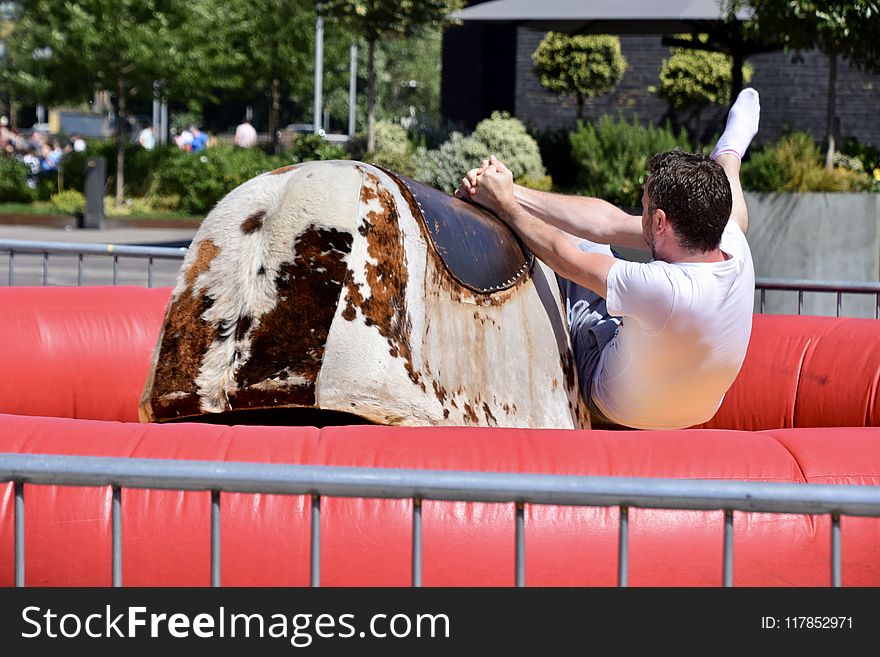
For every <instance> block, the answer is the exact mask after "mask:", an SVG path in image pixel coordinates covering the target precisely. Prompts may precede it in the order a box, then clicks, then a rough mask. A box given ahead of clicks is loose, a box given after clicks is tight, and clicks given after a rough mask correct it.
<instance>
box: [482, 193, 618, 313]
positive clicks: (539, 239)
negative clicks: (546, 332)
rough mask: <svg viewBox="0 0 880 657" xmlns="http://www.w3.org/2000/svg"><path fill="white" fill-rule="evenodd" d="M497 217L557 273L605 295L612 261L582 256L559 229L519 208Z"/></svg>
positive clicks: (505, 209)
mask: <svg viewBox="0 0 880 657" xmlns="http://www.w3.org/2000/svg"><path fill="white" fill-rule="evenodd" d="M498 216H499V217H501V219H502V220H503V221H504V222H505V223H507V224H508V225H509V226H510V227H511V228H513V229H514V230H515V231H516V233H517V234H518V235H519V236H520V238H521V239H522V241H523V242H524V243H525V245H526V246H527V247H528V248H529V250H530V251H531V252H532V253H534V254H535V256H536V257H538V258H539V259H541V260H542V261H543V262H544V263H546V264H547V266H549V267H550V268H551V269H552V270H553V271H555V272H556V273H557V274H559V275H560V276H562V277H563V278H567V279H568V280H570V281H572V282H573V283H577V284H578V285H580V286H581V287H585V288H588V289H590V290H592V291H593V292H595V293H596V294H598V295H599V296H601V297H603V298H605V296H606V295H607V294H608V287H607V286H608V271H609V270H610V269H611V265H613V264H614V262H615V258H613V257H611V256H608V255H603V254H601V253H584V252H583V251H581V250H580V249H579V248H578V247H577V245H576V244H575V243H574V242H573V241H572V240H571V239H569V237H568V236H567V235H566V234H565V233H564V232H563V231H562V230H560V229H558V228H556V227H555V226H551V225H549V224H548V223H546V222H544V221H543V220H541V219H538V218H537V217H535V216H533V215H532V214H530V213H529V212H527V211H526V210H525V208H524V207H523V206H522V205H516V204H512V205H511V206H510V207H503V208H500V209H499V211H498Z"/></svg>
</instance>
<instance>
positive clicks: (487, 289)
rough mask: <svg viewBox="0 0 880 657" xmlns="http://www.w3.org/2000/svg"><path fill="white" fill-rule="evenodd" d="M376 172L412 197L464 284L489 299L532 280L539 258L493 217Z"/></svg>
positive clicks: (447, 262) (422, 186)
mask: <svg viewBox="0 0 880 657" xmlns="http://www.w3.org/2000/svg"><path fill="white" fill-rule="evenodd" d="M374 166H377V165H374ZM377 168H379V169H382V171H384V172H385V173H387V174H388V175H389V176H391V177H392V178H393V179H394V180H395V181H396V182H397V183H398V185H399V186H400V188H401V189H402V190H404V194H409V196H410V197H411V198H412V200H413V201H414V203H413V204H412V205H414V207H417V208H418V210H419V214H420V216H421V220H422V222H423V223H424V225H425V227H426V228H427V231H428V234H429V235H430V238H431V240H432V241H433V244H434V248H435V249H436V251H437V253H438V255H439V256H440V260H441V261H442V262H443V265H444V266H445V267H446V269H447V271H448V272H449V274H450V275H451V276H452V277H453V278H454V279H455V280H456V281H458V282H459V283H460V284H461V285H463V286H464V287H466V288H468V289H470V290H472V291H473V292H477V293H479V294H490V293H492V292H498V291H500V290H506V289H507V288H509V287H513V286H514V285H516V284H517V283H518V282H519V281H521V280H522V279H523V278H525V277H526V276H527V275H528V273H529V270H530V269H531V266H532V263H533V262H534V259H535V257H534V255H533V254H532V253H531V252H530V251H529V250H528V249H526V248H525V246H524V245H523V244H522V242H520V240H519V238H518V237H517V236H516V233H514V232H513V231H512V230H511V229H510V228H509V227H508V226H507V224H505V223H504V222H503V221H501V220H500V219H499V218H498V217H496V216H495V215H494V214H492V213H490V212H488V211H487V210H484V209H483V208H481V207H479V206H477V205H474V204H473V203H467V202H465V201H462V200H461V199H458V198H456V197H455V196H450V195H449V194H447V193H445V192H442V191H440V190H438V189H434V188H433V187H429V186H428V185H425V184H423V183H420V182H418V181H416V180H413V179H412V178H408V177H406V176H403V175H401V174H399V173H396V172H394V171H390V170H388V169H386V168H385V167H381V166H377Z"/></svg>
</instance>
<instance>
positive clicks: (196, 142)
mask: <svg viewBox="0 0 880 657" xmlns="http://www.w3.org/2000/svg"><path fill="white" fill-rule="evenodd" d="M189 129H190V132H192V143H191V144H190V151H192V152H193V153H199V152H201V151H203V150H205V149H206V148H207V147H208V135H206V134H205V133H204V132H202V131H201V130H200V129H199V126H197V125H193V126H190V128H189Z"/></svg>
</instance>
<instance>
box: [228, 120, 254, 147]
mask: <svg viewBox="0 0 880 657" xmlns="http://www.w3.org/2000/svg"><path fill="white" fill-rule="evenodd" d="M233 143H234V144H235V145H236V146H239V147H241V148H252V147H254V146H256V145H257V131H256V130H255V129H254V126H252V125H251V122H250V120H248V118H247V117H244V118H243V119H242V120H241V123H239V124H238V126H237V127H236V128H235V138H234V140H233Z"/></svg>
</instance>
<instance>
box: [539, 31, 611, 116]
mask: <svg viewBox="0 0 880 657" xmlns="http://www.w3.org/2000/svg"><path fill="white" fill-rule="evenodd" d="M532 61H534V63H535V74H536V75H537V76H538V82H540V83H541V85H542V86H544V87H545V88H547V89H549V90H550V91H554V92H556V93H557V94H559V95H569V94H574V97H575V102H576V103H577V118H578V119H581V118H583V115H584V99H585V98H592V97H594V96H601V95H602V94H607V93H609V92H610V91H612V90H613V89H614V87H616V86H617V83H618V82H620V79H621V78H622V77H623V73H624V71H626V68H627V63H626V58H625V57H624V56H623V53H622V52H621V51H620V39H619V38H618V37H616V36H608V35H604V34H599V35H577V36H571V35H568V34H561V33H559V32H548V33H547V35H546V36H545V37H544V39H543V40H542V41H541V43H540V45H539V46H538V48H537V49H536V50H535V52H534V53H532Z"/></svg>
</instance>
